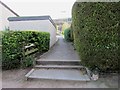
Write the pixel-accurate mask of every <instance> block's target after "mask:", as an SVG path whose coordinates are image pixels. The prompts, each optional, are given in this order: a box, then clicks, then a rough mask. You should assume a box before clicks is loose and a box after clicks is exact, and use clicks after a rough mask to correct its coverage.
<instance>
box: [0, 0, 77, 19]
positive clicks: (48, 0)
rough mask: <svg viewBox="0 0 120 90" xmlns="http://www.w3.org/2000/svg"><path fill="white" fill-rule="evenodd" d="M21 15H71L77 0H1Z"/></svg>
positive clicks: (57, 16)
mask: <svg viewBox="0 0 120 90" xmlns="http://www.w3.org/2000/svg"><path fill="white" fill-rule="evenodd" d="M1 1H2V2H4V3H5V4H6V5H7V6H9V7H10V8H11V9H12V10H13V11H15V12H16V13H17V14H18V15H20V16H43V15H50V16H51V17H52V18H53V19H59V18H69V17H71V10H72V6H73V4H74V2H75V1H76V0H1Z"/></svg>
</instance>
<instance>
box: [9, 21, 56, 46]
mask: <svg viewBox="0 0 120 90" xmlns="http://www.w3.org/2000/svg"><path fill="white" fill-rule="evenodd" d="M10 30H39V31H44V32H49V33H50V47H51V46H53V45H54V44H55V42H56V28H55V27H54V26H53V24H52V23H51V22H50V21H49V20H31V21H10Z"/></svg>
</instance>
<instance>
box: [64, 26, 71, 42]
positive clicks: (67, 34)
mask: <svg viewBox="0 0 120 90" xmlns="http://www.w3.org/2000/svg"><path fill="white" fill-rule="evenodd" d="M71 32H72V30H71V28H67V29H65V30H64V38H65V40H66V41H72V38H71Z"/></svg>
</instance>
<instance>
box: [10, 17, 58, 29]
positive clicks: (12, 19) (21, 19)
mask: <svg viewBox="0 0 120 90" xmlns="http://www.w3.org/2000/svg"><path fill="white" fill-rule="evenodd" d="M8 20H9V21H31V20H49V21H50V22H51V23H52V24H53V25H54V26H55V27H56V25H55V23H54V21H53V20H52V18H51V17H50V16H49V15H48V16H25V17H9V18H8Z"/></svg>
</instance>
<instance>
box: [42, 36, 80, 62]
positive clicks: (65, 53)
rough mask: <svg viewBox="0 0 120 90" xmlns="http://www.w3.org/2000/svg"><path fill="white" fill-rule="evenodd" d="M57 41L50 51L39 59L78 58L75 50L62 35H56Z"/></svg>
mask: <svg viewBox="0 0 120 90" xmlns="http://www.w3.org/2000/svg"><path fill="white" fill-rule="evenodd" d="M57 37H58V42H57V43H56V44H55V45H54V46H53V47H52V48H51V49H50V51H49V52H48V53H47V54H45V55H44V56H42V57H41V58H40V59H41V60H42V59H47V60H68V61H69V60H70V61H71V60H72V61H73V60H79V56H78V54H77V52H76V51H75V50H74V48H73V46H72V45H71V44H72V43H69V42H66V41H65V40H64V38H63V37H62V36H57Z"/></svg>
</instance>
